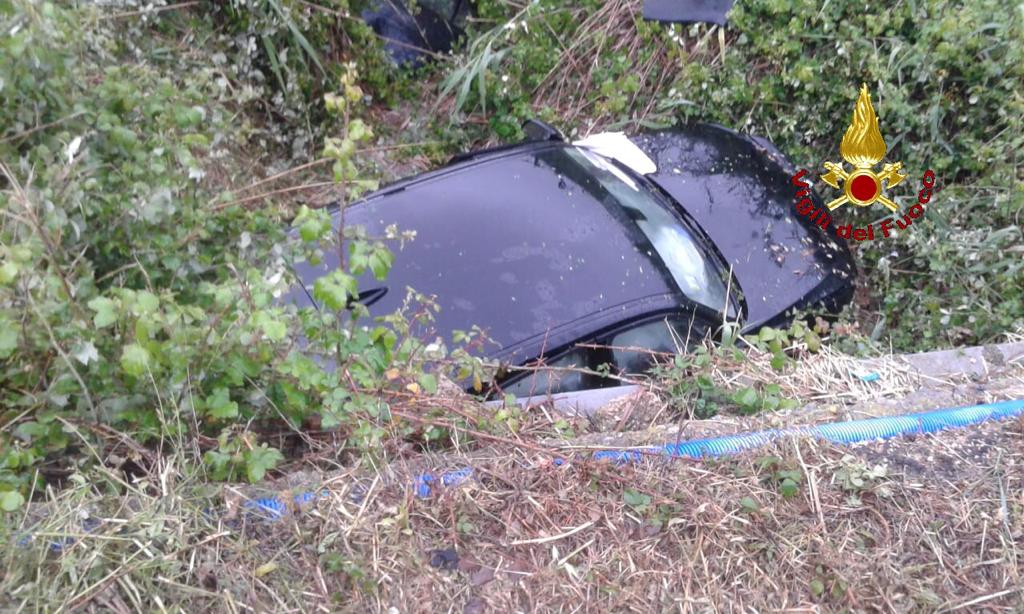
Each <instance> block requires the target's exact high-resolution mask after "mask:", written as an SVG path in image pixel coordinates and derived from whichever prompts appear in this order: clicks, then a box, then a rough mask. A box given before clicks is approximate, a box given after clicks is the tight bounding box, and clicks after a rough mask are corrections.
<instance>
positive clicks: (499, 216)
mask: <svg viewBox="0 0 1024 614" xmlns="http://www.w3.org/2000/svg"><path fill="white" fill-rule="evenodd" d="M631 140H632V141H633V142H634V143H636V144H637V145H638V146H639V147H640V149H641V150H643V151H644V153H645V154H647V155H648V156H649V157H650V158H651V159H652V160H653V161H654V162H655V163H656V165H657V170H656V172H654V173H652V174H647V175H643V176H641V175H639V174H637V173H635V172H634V171H632V170H630V169H629V168H627V167H625V166H622V165H621V164H619V165H618V167H620V168H617V169H616V172H615V174H616V175H617V176H623V177H624V178H625V180H626V181H628V182H629V183H631V184H634V187H633V189H640V190H644V191H646V192H648V193H650V194H652V195H654V196H655V197H656V198H657V199H658V201H659V202H660V203H662V204H663V206H664V207H665V208H666V209H667V210H670V211H673V212H674V213H675V214H676V215H675V216H674V217H675V218H678V222H679V226H680V227H681V228H685V229H687V230H688V231H689V232H690V233H691V234H692V235H693V237H694V239H695V240H696V242H697V244H698V246H699V250H700V252H701V253H702V254H703V256H702V257H703V258H706V259H707V260H708V261H713V262H714V263H715V268H717V269H720V270H721V271H722V272H723V274H725V271H727V270H728V267H729V264H731V265H732V266H733V267H734V273H735V277H734V280H733V285H734V286H739V288H741V289H742V291H743V294H744V297H745V300H746V305H745V307H744V311H745V324H746V328H747V329H750V328H754V327H757V326H760V325H762V324H766V323H767V324H774V323H782V322H783V321H784V320H785V318H786V317H787V315H786V312H787V310H790V309H792V308H794V307H801V306H803V305H811V304H819V305H820V304H823V305H825V306H828V307H829V308H833V307H836V306H841V305H842V304H843V303H844V302H845V301H846V300H848V298H849V295H850V294H852V278H853V272H854V271H853V266H852V261H851V259H850V254H849V250H848V249H847V248H846V246H845V245H843V244H838V243H834V242H833V241H831V240H830V239H829V238H828V237H825V236H824V235H823V234H822V233H821V231H820V229H818V228H815V227H811V226H809V225H808V224H805V223H804V221H803V218H802V217H800V216H798V215H796V213H795V211H794V208H793V199H792V186H791V184H790V182H789V176H790V173H789V172H788V171H789V169H787V168H786V166H785V165H786V164H788V162H787V161H786V160H785V158H784V157H783V156H782V155H781V154H780V153H778V152H777V150H773V149H772V148H771V147H770V146H768V147H767V148H766V147H765V146H764V145H763V144H759V143H757V142H755V141H754V140H752V139H749V138H747V137H744V136H742V135H738V134H736V133H733V132H731V131H728V130H725V129H723V128H719V127H715V126H709V125H698V126H695V127H691V128H688V129H683V130H680V131H672V132H660V133H654V134H649V135H642V136H639V137H631ZM570 149H573V150H574V151H578V150H575V149H574V146H572V145H569V144H567V143H565V142H563V141H561V140H559V139H548V140H542V141H532V142H527V143H522V144H518V145H513V146H502V147H499V148H495V149H493V150H488V151H480V152H470V153H468V154H464V155H461V156H458V157H457V158H455V159H454V160H453V162H452V163H449V165H448V166H445V167H443V168H440V169H438V170H435V171H431V172H428V173H424V174H421V175H417V176H415V177H412V178H409V179H405V180H402V181H400V182H397V183H395V184H392V185H390V186H386V187H385V188H383V189H381V190H379V191H378V192H376V193H374V194H371V195H369V196H368V197H366V198H364V199H363V200H361V201H358V202H356V203H353V204H351V205H349V206H348V207H346V209H345V211H344V222H345V224H347V225H361V226H364V227H365V228H366V230H367V231H368V234H369V235H371V236H383V235H384V234H385V229H386V228H388V227H389V226H391V225H394V226H396V227H397V229H398V230H414V231H415V232H416V237H415V239H414V240H413V241H409V242H406V244H405V246H404V248H402V249H401V250H398V249H397V246H396V247H395V249H396V253H395V263H394V265H393V267H392V270H391V272H390V273H389V275H388V278H387V280H386V281H384V282H380V281H377V280H375V279H374V278H373V277H372V276H371V275H370V274H369V273H367V274H366V275H365V276H364V277H363V278H361V279H360V286H359V287H360V290H361V291H362V292H363V294H362V295H361V296H362V297H364V298H363V299H362V300H363V303H364V304H365V305H367V307H368V308H369V310H370V313H371V314H372V315H385V314H388V313H392V312H394V311H395V310H396V309H398V308H400V307H401V306H402V304H403V302H404V301H405V298H406V289H407V287H412V288H415V289H416V290H417V291H418V292H421V293H423V294H426V295H434V296H435V297H436V301H437V303H438V305H439V306H440V311H439V313H437V314H436V316H435V332H436V334H437V335H439V336H441V337H442V338H443V339H444V340H446V341H447V340H450V339H451V334H452V331H454V330H466V329H468V328H470V327H471V326H473V325H478V326H480V327H481V328H482V329H483V330H484V331H485V333H486V334H487V335H488V337H489V338H490V339H491V340H492V341H493V345H489V346H488V347H487V348H485V354H486V355H487V356H488V357H490V358H494V359H498V360H500V361H502V362H505V363H508V364H512V365H519V364H524V363H527V362H529V361H532V360H535V359H536V358H538V357H540V356H546V357H556V356H558V355H559V354H560V353H564V352H566V351H568V350H569V349H570V348H572V347H573V346H574V345H575V344H577V343H581V342H606V341H607V340H608V339H610V338H611V337H610V336H611V335H613V334H616V331H623V330H627V329H628V328H629V327H630V326H632V325H633V324H634V323H642V322H646V321H650V320H651V318H658V317H664V316H665V315H666V314H676V315H677V316H678V315H683V316H684V319H685V318H686V317H691V316H692V317H694V318H698V319H699V320H700V321H701V326H702V327H703V329H704V330H707V329H709V328H710V329H711V330H713V329H714V327H716V326H717V325H718V324H720V323H721V319H722V313H721V312H722V309H721V308H719V309H710V308H709V307H705V306H703V305H699V304H697V303H695V302H694V301H693V300H691V299H690V298H688V297H687V296H684V295H683V293H682V291H681V290H680V289H679V286H678V285H677V284H676V282H675V281H674V280H673V278H672V275H671V274H669V273H668V271H667V270H666V268H665V266H664V262H662V261H661V259H660V256H659V255H658V253H657V250H655V249H653V246H652V245H651V244H650V242H649V241H648V240H647V237H646V236H645V235H644V233H643V232H640V231H639V230H638V226H637V223H636V219H635V217H634V218H631V217H630V216H629V215H624V214H623V208H622V207H617V206H613V203H614V202H616V198H615V197H614V194H612V193H611V192H609V191H607V189H606V188H605V187H604V186H603V185H602V184H601V182H600V181H598V180H597V179H596V178H595V176H592V175H588V174H587V173H588V171H586V169H585V168H584V167H583V166H579V168H576V167H575V166H574V165H573V164H571V163H567V162H566V160H567V158H573V156H572V155H570V154H569V152H567V150H570ZM584 157H587V156H584ZM608 162H609V164H617V163H613V162H612V161H610V160H609V161H608ZM814 198H815V199H817V196H815V197H814ZM816 203H817V204H820V202H818V201H816ZM333 215H334V218H335V225H337V223H338V222H339V221H340V219H341V215H340V212H339V211H337V210H335V211H334V213H333ZM727 263H728V264H727ZM337 266H338V259H337V255H336V253H335V252H334V250H327V252H326V253H325V255H324V258H323V259H322V261H321V262H320V263H319V264H318V265H316V266H314V265H311V264H309V263H298V264H296V265H295V272H296V275H297V278H298V279H299V280H300V281H301V282H302V284H303V285H304V286H305V288H303V289H302V290H301V291H300V290H298V289H296V290H295V291H293V292H292V293H291V296H290V298H289V299H288V300H290V301H291V302H295V303H298V304H299V305H309V304H315V302H314V301H313V300H312V298H311V296H310V292H309V291H308V289H311V288H312V287H313V283H314V282H315V280H316V279H317V278H318V277H320V276H322V275H324V274H326V273H328V272H329V271H331V270H333V269H334V268H335V267H337ZM737 305H738V304H737ZM737 305H734V306H732V307H730V310H731V314H732V315H737V313H738V312H737V310H736V309H735V307H736V306H737ZM687 314H689V315H687ZM690 321H691V322H692V321H694V320H692V319H691V320H690Z"/></svg>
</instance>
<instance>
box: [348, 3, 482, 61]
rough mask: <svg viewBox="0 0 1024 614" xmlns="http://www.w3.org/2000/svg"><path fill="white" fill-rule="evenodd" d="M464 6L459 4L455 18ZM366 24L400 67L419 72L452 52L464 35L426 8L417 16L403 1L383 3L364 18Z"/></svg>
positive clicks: (447, 21) (444, 18)
mask: <svg viewBox="0 0 1024 614" xmlns="http://www.w3.org/2000/svg"><path fill="white" fill-rule="evenodd" d="M461 5H462V2H456V3H455V8H454V9H453V17H454V16H455V15H456V14H457V13H458V11H459V8H460V6H461ZM362 18H363V21H365V22H366V24H367V25H368V26H370V27H371V28H372V29H373V31H374V32H376V33H377V35H378V36H380V37H381V38H382V39H384V50H385V51H387V54H388V56H389V57H390V58H391V60H392V61H393V62H394V63H395V64H397V65H398V66H402V67H407V68H416V67H418V66H422V65H423V64H424V63H426V62H428V61H430V60H431V59H432V58H433V57H435V56H436V55H437V54H440V53H447V52H449V51H450V50H451V48H452V45H453V43H454V42H455V41H456V40H458V38H459V37H460V36H461V35H462V30H460V29H459V28H458V27H457V26H456V25H455V24H454V22H453V20H452V19H451V18H448V17H445V16H443V15H441V14H440V13H439V12H438V11H436V10H434V9H433V8H431V7H429V6H427V5H425V4H422V3H421V4H419V5H418V6H417V7H416V14H415V15H413V14H412V13H410V12H409V7H408V6H406V4H405V3H404V2H402V1H401V0H381V2H379V3H378V4H377V6H376V8H375V9H367V10H365V11H363V14H362Z"/></svg>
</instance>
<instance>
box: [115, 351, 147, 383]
mask: <svg viewBox="0 0 1024 614" xmlns="http://www.w3.org/2000/svg"><path fill="white" fill-rule="evenodd" d="M121 368H122V369H124V372H125V373H127V374H128V375H131V376H134V377H142V376H143V375H144V374H145V373H146V370H147V369H148V368H149V352H147V351H146V348H144V347H142V346H141V345H139V344H137V343H132V344H129V345H126V346H124V350H122V351H121Z"/></svg>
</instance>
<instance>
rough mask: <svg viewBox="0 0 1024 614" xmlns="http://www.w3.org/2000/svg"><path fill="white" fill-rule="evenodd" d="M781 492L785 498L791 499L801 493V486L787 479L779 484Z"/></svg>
mask: <svg viewBox="0 0 1024 614" xmlns="http://www.w3.org/2000/svg"><path fill="white" fill-rule="evenodd" d="M779 492H780V493H782V496H783V497H785V498H787V499H790V498H792V497H795V496H796V495H797V494H799V493H800V485H799V484H797V483H796V482H794V481H793V480H791V479H789V478H786V479H784V480H782V483H781V484H779Z"/></svg>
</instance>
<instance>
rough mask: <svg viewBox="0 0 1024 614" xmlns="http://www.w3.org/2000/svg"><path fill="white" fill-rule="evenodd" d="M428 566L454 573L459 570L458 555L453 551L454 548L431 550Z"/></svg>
mask: <svg viewBox="0 0 1024 614" xmlns="http://www.w3.org/2000/svg"><path fill="white" fill-rule="evenodd" d="M430 566H431V567H434V568H437V569H444V570H446V571H455V570H456V569H458V568H459V553H458V552H456V551H455V548H444V549H439V550H431V551H430Z"/></svg>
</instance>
